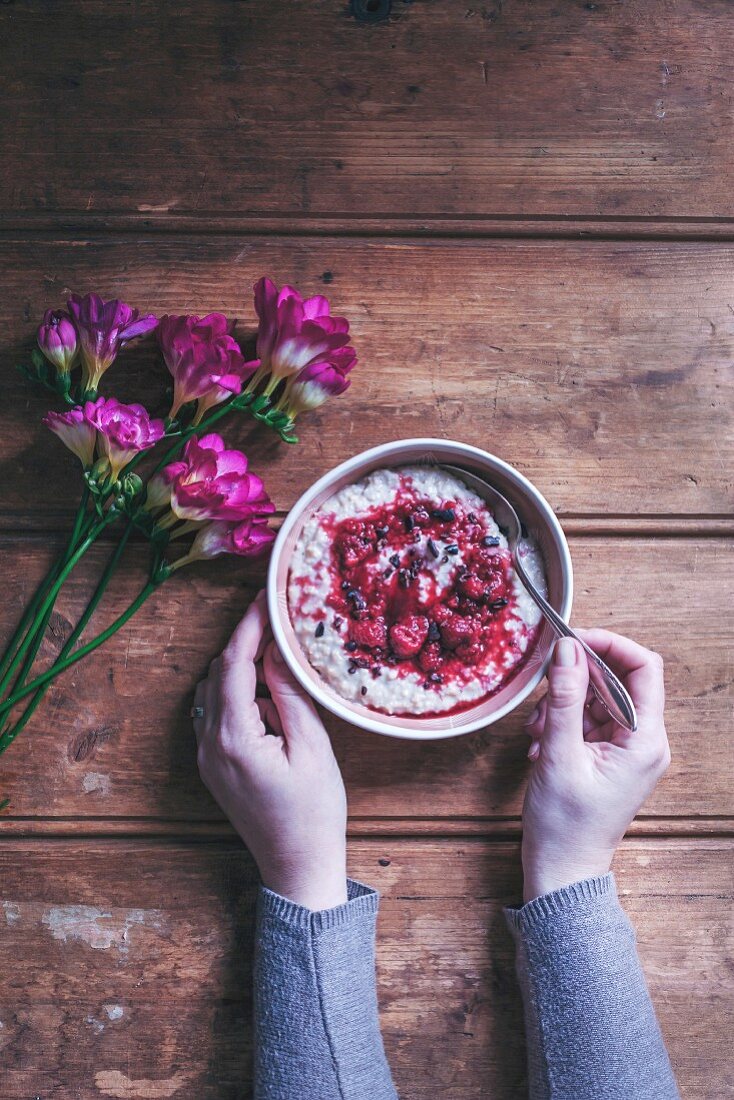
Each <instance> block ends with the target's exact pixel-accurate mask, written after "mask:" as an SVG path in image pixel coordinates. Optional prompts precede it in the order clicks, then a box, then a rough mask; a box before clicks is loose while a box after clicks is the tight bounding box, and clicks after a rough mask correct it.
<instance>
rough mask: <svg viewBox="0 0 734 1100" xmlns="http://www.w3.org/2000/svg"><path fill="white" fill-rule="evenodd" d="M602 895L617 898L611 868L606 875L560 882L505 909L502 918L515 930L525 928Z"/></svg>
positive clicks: (536, 924) (523, 929)
mask: <svg viewBox="0 0 734 1100" xmlns="http://www.w3.org/2000/svg"><path fill="white" fill-rule="evenodd" d="M605 897H608V898H610V900H612V901H614V902H616V901H617V900H618V899H617V887H616V885H615V882H614V875H613V874H612V872H611V871H609V872H608V873H607V874H606V875H599V876H597V877H596V878H586V879H583V881H581V882H573V883H571V885H570V886H562V887H561V888H560V890H553V891H552V892H551V893H550V894H542V895H541V896H540V897H539V898H533V900H532V901H529V902H528V903H527V905H523V906H521V907H520V908H508V909H505V919H506V921H507V923H508V924H509V926H510V928H512V929H514V930H515V931H517V932H529V931H530V929H531V928H537V926H538V925H539V924H542V923H543V921H545V920H547V919H548V918H549V917H555V916H558V915H560V914H562V913H566V912H568V911H569V910H572V909H574V908H576V907H577V906H578V905H579V904H580V903H582V902H584V901H591V900H594V899H596V898H605Z"/></svg>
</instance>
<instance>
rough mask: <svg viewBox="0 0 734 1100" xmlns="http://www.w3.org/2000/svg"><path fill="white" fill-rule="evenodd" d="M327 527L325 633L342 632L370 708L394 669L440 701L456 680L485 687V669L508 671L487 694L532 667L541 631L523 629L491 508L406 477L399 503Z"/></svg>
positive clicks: (327, 519)
mask: <svg viewBox="0 0 734 1100" xmlns="http://www.w3.org/2000/svg"><path fill="white" fill-rule="evenodd" d="M321 525H322V528H323V530H324V531H325V532H326V534H327V535H328V539H329V542H330V561H329V565H328V577H329V591H328V595H327V596H326V599H325V606H324V605H322V607H323V610H321V609H320V610H319V612H318V615H317V616H316V618H317V620H318V621H317V626H316V630H315V634H316V637H317V638H318V637H323V634H324V632H325V631H329V632H330V631H335V632H336V633H338V635H339V645H340V646H341V649H342V652H343V660H344V668H345V670H346V673H347V675H351V676H355V675H357V674H359V677H360V682H361V684H362V685H363V686H361V687H360V689H359V692H360V698H361V701H362V702H363V704H364V705H365V706H372V705H373V704H372V702H371V700H370V698H369V696H370V686H369V685H370V683H371V681H373V680H377V679H378V678H379V677H381V676H383V675H384V674H385V673H386V671H387V670H390V669H392V670H394V673H393V675H395V674H396V675H397V677H399V678H404V677H408V676H411V677H413V678H414V679H417V681H418V683H419V685H420V687H421V688H422V689H423V690H424V691H426V692H434V693H436V695H437V696H438V695H439V694H441V693H442V690H444V689H445V688H446V686H447V685H449V684H451V683H455V684H458V685H462V684H465V683H468V682H469V681H473V682H476V680H477V676H478V674H477V671H476V670H478V669H484V668H487V667H488V666H490V665H492V666H493V667H494V668H495V669H496V670H499V671H500V675H498V676H495V680H494V682H493V684H492V685H491V686H490V687H489V688H488V690H487V692H486V694H485V695H484V696H483V697H482V698H486V697H487V696H489V695H491V694H493V693H494V692H496V691H497V690H499V688H500V687H502V686H504V684H506V683H507V682H508V680H510V679H511V678H512V676H514V675H515V673H516V672H517V671H518V669H519V668H520V667H522V665H523V664H524V662H525V660H526V658H527V655H528V653H529V652H530V650H531V649H532V642H533V641H534V639H535V636H536V634H537V629H536V628H534V627H531V626H528V625H526V624H523V625H524V629H523V630H519V629H518V627H519V626H520V625H521V624H520V623H518V621H517V620H518V617H520V616H519V612H518V609H517V599H516V596H515V587H514V584H513V579H514V573H513V570H512V561H511V556H510V553H509V551H508V550H507V549H506V548H504V547H503V545H502V543H503V542H504V539H502V538H501V537H500V535H499V534H498V533H497V528H496V525H495V524H494V523H493V521H492V517H491V515H490V514H489V512H488V510H487V509H486V506H483V507H482V508H481V509H477V510H476V511H472V510H471V509H470V508H469V507H468V506H467V504H466V502H464V501H462V500H461V499H455V500H439V501H436V500H431V499H429V498H428V497H427V496H426V495H425V493H422V492H421V491H420V488H419V487H416V486H414V485H413V483H412V481H411V480H410V479H401V483H400V488H399V490H398V491H397V493H396V495H395V496H394V498H393V499H391V500H390V501H389V503H387V504H384V505H380V506H377V507H373V508H370V509H368V510H365V511H364V512H363V513H362V514H361V515H359V516H356V517H354V518H343V519H336V518H335V517H334V516H333V515H329V514H328V513H325V514H324V515H323V516H322V517H321ZM298 583H299V587H301V586H302V583H303V585H304V586H305V583H306V581H305V579H304V580H303V582H302V581H301V578H298ZM521 640H522V644H521ZM454 694H455V695H456V697H457V698H458V699H459V700H460V691H459V692H455V693H454ZM479 701H481V700H480V699H477V697H476V692H475V693H474V694H473V696H472V697H471V698H470V700H469V701H468V702H463V701H459V702H457V704H456V705H455V706H453V707H452V708H451V710H447V709H445V708H441V709H440V711H439V710H436V711H433V709H432V708H430V709H426V708H425V707H422V708H421V714H422V715H423V716H426V717H430V716H435V715H436V714H438V713H440V714H441V715H446V714H450V713H455V712H458V711H461V710H464V709H466V708H467V707H473V706H476V704H477V702H479ZM374 709H379V710H383V709H384V708H383V707H375V708H374Z"/></svg>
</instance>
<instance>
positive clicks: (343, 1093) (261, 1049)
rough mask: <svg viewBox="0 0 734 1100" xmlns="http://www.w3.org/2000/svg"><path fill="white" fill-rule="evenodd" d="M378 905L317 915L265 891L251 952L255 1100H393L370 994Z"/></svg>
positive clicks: (354, 903)
mask: <svg viewBox="0 0 734 1100" xmlns="http://www.w3.org/2000/svg"><path fill="white" fill-rule="evenodd" d="M377 906H378V897H377V894H376V893H375V892H374V891H373V890H370V889H369V887H366V886H362V885H361V884H359V883H355V882H350V883H349V900H348V901H347V902H346V903H345V904H344V905H340V906H338V907H336V908H334V909H328V910H325V911H323V912H318V913H314V912H312V911H310V910H309V909H305V908H304V907H303V906H299V905H295V904H294V903H293V902H290V901H287V900H286V899H285V898H282V897H280V896H279V895H277V894H273V893H272V892H271V891H269V890H265V889H264V888H263V889H262V890H261V892H260V898H259V901H258V918H257V934H256V935H257V940H256V951H255V998H254V1000H255V1100H292V1098H293V1097H294V1096H308V1097H318V1098H319V1100H367V1098H369V1100H396V1092H395V1088H394V1086H393V1083H392V1079H391V1077H390V1070H389V1068H388V1065H387V1061H386V1059H385V1053H384V1049H383V1045H382V1037H381V1035H380V1027H379V1019H378V1012H377V995H376V990H375V923H376V916H377Z"/></svg>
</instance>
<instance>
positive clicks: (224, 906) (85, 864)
mask: <svg viewBox="0 0 734 1100" xmlns="http://www.w3.org/2000/svg"><path fill="white" fill-rule="evenodd" d="M350 870H351V872H352V873H353V874H354V875H356V876H358V877H360V878H361V879H362V880H363V881H368V882H370V883H372V884H374V885H376V886H377V887H378V888H379V889H380V890H381V892H382V894H383V902H382V906H381V915H380V923H379V930H378V982H379V997H380V1007H381V1019H382V1025H383V1029H384V1035H385V1043H386V1047H387V1051H388V1056H389V1058H390V1059H391V1062H392V1065H393V1066H394V1070H395V1077H396V1083H397V1086H398V1089H399V1091H400V1095H401V1096H405V1097H409V1098H410V1100H434V1098H435V1097H436V1096H437V1095H440V1096H442V1097H445V1098H446V1100H479V1098H480V1097H487V1096H491V1097H492V1098H493V1100H517V1098H518V1097H519V1096H521V1095H523V1088H524V1074H525V1069H524V1050H523V1038H522V1023H521V1012H520V1004H519V995H518V991H517V988H516V984H515V978H514V961H513V949H512V944H511V941H510V937H509V934H508V933H507V931H506V929H505V925H504V921H503V918H502V914H501V907H502V906H503V905H507V904H514V903H516V902H517V899H518V896H519V890H520V879H519V873H518V850H517V846H516V845H515V844H510V843H494V844H492V843H486V842H482V841H462V842H461V843H460V844H456V843H453V842H451V841H435V842H425V841H424V842H422V843H416V842H414V841H407V840H399V839H392V840H389V841H386V840H369V841H360V842H355V843H353V844H352V845H351V846H350ZM616 870H617V875H618V881H619V887H620V892H621V896H622V900H623V904H624V906H625V908H626V910H627V911H628V913H629V914H630V916H631V918H632V920H633V922H634V923H635V926H636V929H637V935H638V942H639V950H640V955H641V958H642V961H643V965H644V968H645V971H646V975H647V978H648V981H649V984H650V987H651V991H652V994H653V997H654V999H655V1003H656V1006H657V1010H658V1014H659V1017H660V1022H661V1026H662V1028H663V1031H664V1033H665V1035H666V1037H667V1039H668V1042H669V1047H670V1054H671V1058H672V1060H673V1063H674V1066H675V1069H676V1072H677V1074H678V1077H679V1081H680V1086H681V1092H682V1096H683V1098H684V1100H722V1097H724V1096H729V1095H731V1089H732V1087H734V1077H733V1076H732V1069H731V1057H730V1054H731V1050H730V1042H731V1034H732V1028H733V1027H734V1016H733V1015H732V1003H731V997H730V988H729V981H728V975H729V973H730V971H731V967H732V964H734V958H733V952H734V942H733V937H732V923H731V904H732V894H733V892H734V881H733V871H734V861H733V860H732V844H731V841H699V842H695V843H694V842H676V841H665V840H661V841H629V842H627V843H626V844H625V845H624V846H623V848H622V850H621V852H620V854H619V855H618V857H617V864H616ZM0 877H1V878H2V882H3V909H4V913H0V924H1V925H2V935H0V1020H1V1021H2V1028H1V1029H0V1051H1V1055H0V1056H1V1057H2V1061H3V1097H4V1100H26V1098H27V1097H28V1096H41V1097H44V1098H45V1097H46V1096H51V1095H54V1096H59V1097H63V1098H64V1100H66V1098H69V1100H71V1097H74V1100H92V1098H94V1100H100V1098H105V1097H128V1098H133V1097H134V1098H137V1097H140V1098H146V1097H147V1098H152V1097H154V1098H159V1097H175V1098H176V1100H241V1098H243V1097H245V1096H247V1095H249V1092H248V1085H249V1079H250V1045H251V1044H250V966H251V962H250V957H251V934H252V921H253V902H254V895H255V885H254V881H255V880H254V875H253V868H252V866H251V864H250V862H249V860H248V859H247V857H246V856H245V854H244V853H243V852H242V851H241V849H239V848H237V847H235V846H234V845H216V846H215V845H196V846H184V845H181V844H170V845H168V844H166V845H161V844H159V843H158V844H146V843H142V842H137V843H135V842H125V841H109V842H105V843H93V842H87V843H85V844H83V845H80V844H78V843H76V842H65V841H56V842H50V843H48V842H33V841H26V842H20V843H19V842H5V843H3V844H0ZM671 912H674V913H675V920H671V919H670V914H671ZM146 1082H148V1083H149V1084H147V1085H146ZM314 1100H315V1098H314Z"/></svg>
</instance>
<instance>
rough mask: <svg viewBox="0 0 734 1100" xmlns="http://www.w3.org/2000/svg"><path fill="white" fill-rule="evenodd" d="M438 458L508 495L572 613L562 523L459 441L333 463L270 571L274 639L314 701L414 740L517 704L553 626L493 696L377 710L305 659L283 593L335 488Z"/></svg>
mask: <svg viewBox="0 0 734 1100" xmlns="http://www.w3.org/2000/svg"><path fill="white" fill-rule="evenodd" d="M442 463H450V464H451V465H453V466H460V467H462V468H463V469H465V470H467V471H469V472H470V473H474V474H476V475H477V476H478V477H481V478H484V479H485V480H486V481H488V482H489V483H490V484H491V485H493V486H494V487H495V488H497V489H498V490H499V491H500V492H501V493H502V494H503V495H504V496H506V497H507V499H508V500H509V501H510V502H511V504H512V505H513V506H514V507H515V509H516V511H517V513H518V515H519V516H520V519H521V521H522V522H523V524H524V525H525V528H526V529H527V531H528V533H529V535H530V536H531V537H532V538H534V539H535V541H536V543H537V544H538V546H539V548H540V551H541V553H542V556H543V561H544V564H545V571H546V578H547V582H548V593H549V600H550V603H551V604H552V605H553V607H554V608H555V609H556V610H557V611H558V612H559V613H560V614H561V615H562V616H563V617H564V619H568V617H569V615H570V611H571V600H572V593H573V578H572V569H571V557H570V554H569V550H568V544H567V542H566V538H565V536H564V534H563V531H562V529H561V526H560V524H559V522H558V520H557V519H556V517H555V515H554V514H553V511H552V509H551V508H550V506H549V504H548V503H547V501H546V500H545V499H544V497H543V496H542V495H541V494H540V493H539V492H538V490H537V489H536V488H535V487H534V486H533V485H532V484H531V483H530V482H529V481H528V480H527V479H526V478H524V477H523V476H522V474H520V473H518V471H517V470H515V469H514V468H513V467H512V466H510V465H508V464H507V463H506V462H503V461H502V460H501V459H499V458H496V457H495V456H494V455H491V454H489V453H487V452H485V451H481V450H479V449H478V448H476V447H470V446H468V445H467V444H464V443H456V442H452V441H448V440H440V439H408V440H397V441H395V442H393V443H386V444H383V445H381V446H380V447H375V448H373V449H372V450H370V451H365V452H363V453H362V454H360V455H356V456H355V457H354V458H352V459H349V460H348V461H347V462H344V463H342V465H341V466H337V467H336V468H335V469H334V470H332V471H331V472H330V473H329V474H327V475H326V476H325V477H322V478H321V479H320V481H318V482H316V484H315V485H313V486H312V487H311V489H309V490H308V491H307V492H306V493H304V494H303V496H302V497H301V498H300V500H298V501H297V503H296V504H295V505H294V507H293V509H292V510H291V512H290V513H289V515H288V517H287V518H286V520H285V522H284V524H283V526H282V528H281V530H280V532H279V534H278V538H277V540H276V542H275V545H274V547H273V552H272V557H271V560H270V568H269V573H268V603H269V610H270V619H271V622H272V626H273V633H274V635H275V639H276V641H277V643H278V645H279V647H280V649H281V651H282V653H283V655H284V657H285V659H286V661H287V663H288V665H289V667H290V668H291V671H292V672H293V674H294V675H295V676H296V678H297V679H298V680H299V681H300V683H301V684H302V685H303V687H304V688H305V689H306V690H307V691H308V692H309V694H310V695H312V696H313V698H314V699H316V700H317V701H318V702H320V703H322V704H323V705H324V706H325V707H327V709H329V710H331V711H332V712H333V713H334V714H336V715H338V716H339V717H340V718H344V719H345V720H346V721H348V722H351V723H352V724H353V725H356V726H360V727H361V728H363V729H367V730H371V731H373V732H376V733H383V734H388V735H391V736H393V737H405V738H413V739H415V740H429V739H433V738H438V737H451V736H456V735H457V734H461V733H469V732H470V731H472V730H475V729H479V728H480V727H482V726H487V725H490V724H491V723H492V722H496V721H497V720H498V719H499V718H501V717H502V716H503V715H505V714H507V713H508V712H509V711H510V710H513V709H514V708H515V707H516V706H517V705H518V704H519V703H520V702H522V700H523V699H525V698H526V696H527V695H529V694H530V692H531V691H532V690H533V688H534V687H535V686H536V684H538V683H539V681H540V679H541V677H542V676H543V673H544V671H545V666H546V663H547V660H548V656H549V653H550V648H551V645H552V642H553V638H554V634H553V631H552V629H551V627H550V626H549V625H548V623H544V624H543V626H542V627H541V632H540V635H539V637H538V640H537V642H536V644H535V647H534V649H533V651H532V653H531V654H530V656H529V657H528V659H527V660H526V662H525V664H524V665H523V666H522V668H521V669H520V670H519V672H517V673H516V675H515V676H514V677H513V678H512V679H511V680H510V681H509V683H507V684H505V686H504V687H502V688H501V689H500V690H499V691H498V692H496V694H494V695H492V696H490V697H489V698H488V699H485V700H484V701H482V702H479V703H477V705H476V706H473V707H470V708H468V709H467V710H464V711H461V712H460V713H457V714H448V715H441V716H438V717H431V718H417V717H416V718H413V717H406V716H396V715H387V714H381V713H379V712H376V711H374V710H371V709H370V708H368V707H365V706H361V705H360V704H359V703H354V702H351V701H348V700H346V699H343V698H342V697H341V696H339V695H337V693H336V692H335V691H334V690H333V689H332V688H331V687H330V686H329V685H328V684H326V683H324V681H323V680H322V679H321V677H320V676H319V674H318V672H317V671H316V670H315V669H314V668H313V667H312V666H311V665H310V664H309V662H308V659H307V657H306V655H305V654H304V652H303V650H302V649H301V646H300V644H299V642H298V639H297V638H296V635H295V632H294V630H293V625H292V623H291V619H290V614H289V611H288V599H287V588H288V573H289V567H290V562H291V558H292V556H293V552H294V550H295V546H296V543H297V541H298V539H299V537H300V534H301V530H302V528H303V525H304V524H305V523H306V522H307V520H308V519H310V517H311V516H312V515H313V513H314V512H317V511H318V510H319V509H320V508H321V506H322V505H323V504H324V503H325V502H326V501H327V500H328V499H329V498H330V497H331V496H333V495H334V493H337V492H338V491H339V490H340V489H342V488H343V487H344V486H345V485H349V484H351V483H353V482H355V481H359V480H360V479H361V478H363V477H366V476H367V475H368V474H369V473H371V472H372V471H373V470H378V469H384V468H386V467H395V466H407V465H415V464H426V465H435V464H438V465H440V464H442Z"/></svg>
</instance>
